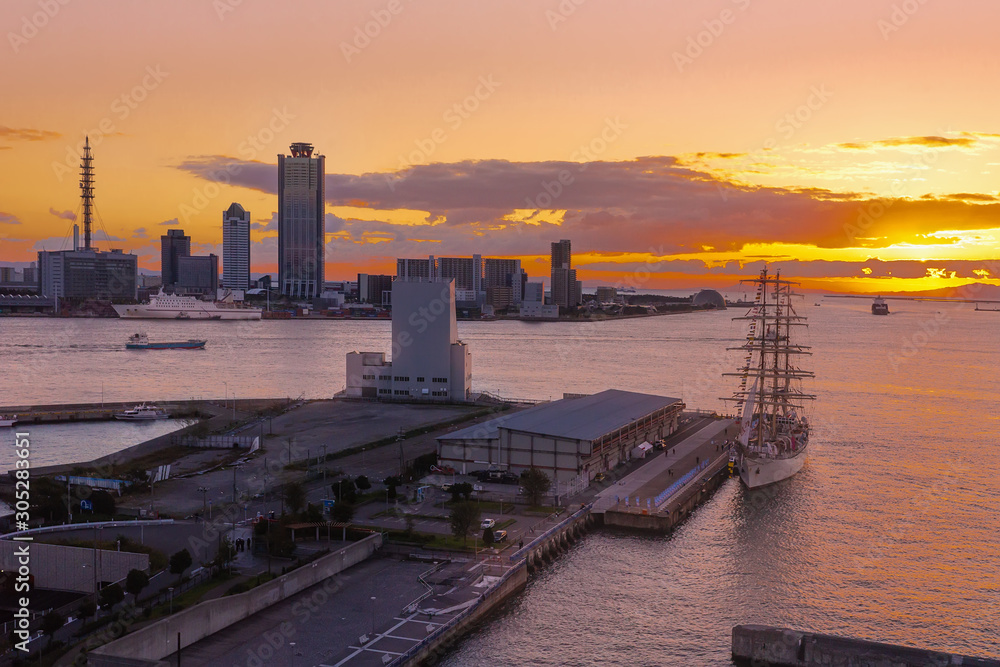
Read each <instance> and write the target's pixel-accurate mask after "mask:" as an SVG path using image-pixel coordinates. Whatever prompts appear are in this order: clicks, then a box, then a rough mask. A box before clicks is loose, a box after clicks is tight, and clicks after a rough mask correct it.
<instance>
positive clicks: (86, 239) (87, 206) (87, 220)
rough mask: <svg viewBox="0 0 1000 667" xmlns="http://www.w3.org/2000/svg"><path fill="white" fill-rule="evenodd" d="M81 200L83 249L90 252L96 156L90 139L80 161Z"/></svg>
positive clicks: (84, 145)
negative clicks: (91, 148) (91, 150)
mask: <svg viewBox="0 0 1000 667" xmlns="http://www.w3.org/2000/svg"><path fill="white" fill-rule="evenodd" d="M80 198H81V199H83V249H84V250H90V227H91V224H92V223H93V215H94V156H93V154H92V153H91V152H90V137H89V136H88V137H87V138H86V141H85V142H84V144H83V158H82V159H81V160H80Z"/></svg>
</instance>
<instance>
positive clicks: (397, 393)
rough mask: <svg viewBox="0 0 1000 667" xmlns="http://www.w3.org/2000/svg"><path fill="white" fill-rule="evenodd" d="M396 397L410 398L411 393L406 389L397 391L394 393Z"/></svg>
mask: <svg viewBox="0 0 1000 667" xmlns="http://www.w3.org/2000/svg"><path fill="white" fill-rule="evenodd" d="M392 393H393V394H394V395H395V396H409V395H410V392H409V391H407V390H405V389H396V390H394V391H393V392H392Z"/></svg>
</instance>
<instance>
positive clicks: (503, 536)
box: [493, 530, 507, 542]
mask: <svg viewBox="0 0 1000 667" xmlns="http://www.w3.org/2000/svg"><path fill="white" fill-rule="evenodd" d="M493 541H494V542H506V541H507V531H506V530H494V531H493Z"/></svg>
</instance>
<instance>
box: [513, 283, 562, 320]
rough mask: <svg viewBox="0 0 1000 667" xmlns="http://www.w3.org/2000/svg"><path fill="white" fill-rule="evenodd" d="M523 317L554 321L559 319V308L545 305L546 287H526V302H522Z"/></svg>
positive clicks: (553, 305)
mask: <svg viewBox="0 0 1000 667" xmlns="http://www.w3.org/2000/svg"><path fill="white" fill-rule="evenodd" d="M521 317H530V318H538V319H546V320H554V319H558V317H559V306H557V305H555V304H551V303H549V304H547V303H545V285H544V284H543V283H527V284H526V285H525V286H524V300H523V301H521Z"/></svg>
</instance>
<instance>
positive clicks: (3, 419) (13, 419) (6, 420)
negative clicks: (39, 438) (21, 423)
mask: <svg viewBox="0 0 1000 667" xmlns="http://www.w3.org/2000/svg"><path fill="white" fill-rule="evenodd" d="M16 423H17V415H10V416H7V415H0V427H2V426H13V425H14V424H16Z"/></svg>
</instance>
